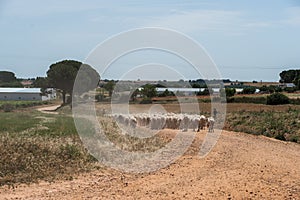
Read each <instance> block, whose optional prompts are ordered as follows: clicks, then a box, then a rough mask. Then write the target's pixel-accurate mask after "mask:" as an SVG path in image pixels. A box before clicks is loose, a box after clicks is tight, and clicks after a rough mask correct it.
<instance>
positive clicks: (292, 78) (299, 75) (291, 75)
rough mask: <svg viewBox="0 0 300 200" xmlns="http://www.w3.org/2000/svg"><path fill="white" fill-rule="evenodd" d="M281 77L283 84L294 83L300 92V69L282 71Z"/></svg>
mask: <svg viewBox="0 0 300 200" xmlns="http://www.w3.org/2000/svg"><path fill="white" fill-rule="evenodd" d="M279 75H280V78H281V79H280V82H281V83H294V84H295V85H296V88H297V89H298V90H300V69H297V70H287V71H282V72H281V73H280V74H279Z"/></svg>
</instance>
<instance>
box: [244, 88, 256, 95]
mask: <svg viewBox="0 0 300 200" xmlns="http://www.w3.org/2000/svg"><path fill="white" fill-rule="evenodd" d="M255 91H256V87H245V88H244V89H243V91H242V92H241V93H242V94H254V93H255Z"/></svg>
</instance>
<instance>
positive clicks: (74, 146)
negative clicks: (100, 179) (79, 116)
mask: <svg viewBox="0 0 300 200" xmlns="http://www.w3.org/2000/svg"><path fill="white" fill-rule="evenodd" d="M0 149H1V155H0V185H3V184H14V183H28V182H35V181H37V180H40V179H42V180H48V181H51V180H54V179H56V178H63V179H70V178H72V176H73V175H74V174H76V173H79V172H82V171H86V170H88V169H89V163H90V162H91V161H92V160H93V158H92V157H91V156H89V154H88V153H87V152H86V150H85V149H84V148H83V146H82V144H81V141H80V139H79V137H78V135H77V133H76V130H75V126H74V122H73V119H72V118H71V117H68V116H63V115H46V114H41V113H39V112H37V111H30V110H26V111H24V110H23V111H18V112H9V113H5V112H0Z"/></svg>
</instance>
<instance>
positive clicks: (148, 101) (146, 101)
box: [140, 98, 152, 104]
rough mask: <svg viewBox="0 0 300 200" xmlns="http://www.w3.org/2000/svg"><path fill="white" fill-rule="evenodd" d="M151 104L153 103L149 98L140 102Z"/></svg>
mask: <svg viewBox="0 0 300 200" xmlns="http://www.w3.org/2000/svg"><path fill="white" fill-rule="evenodd" d="M151 103H152V100H151V99H149V98H144V99H143V100H142V101H141V102H140V104H151Z"/></svg>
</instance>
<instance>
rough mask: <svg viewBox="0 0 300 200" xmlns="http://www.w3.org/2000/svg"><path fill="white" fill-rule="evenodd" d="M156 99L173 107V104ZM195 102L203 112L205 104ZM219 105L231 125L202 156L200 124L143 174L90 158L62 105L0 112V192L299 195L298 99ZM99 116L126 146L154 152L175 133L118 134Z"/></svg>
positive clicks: (39, 195) (139, 108) (18, 195)
mask: <svg viewBox="0 0 300 200" xmlns="http://www.w3.org/2000/svg"><path fill="white" fill-rule="evenodd" d="M151 106H153V104H152V105H151V104H148V105H139V104H133V105H131V106H130V112H133V113H140V112H148V111H149V109H150V108H151ZM161 106H163V107H164V109H165V110H167V111H168V112H174V113H179V112H180V106H179V105H178V104H176V103H169V104H162V105H161ZM187 107H188V106H187ZM199 107H200V110H201V113H202V114H204V115H206V116H209V115H210V112H211V108H210V104H209V103H200V104H199ZM103 109H104V110H105V111H106V112H109V110H110V104H97V110H99V113H101V115H102V111H103ZM46 110H47V109H46ZM227 111H228V114H227V120H226V123H225V129H227V130H235V131H237V132H231V131H223V132H222V135H221V137H220V138H219V140H218V143H217V145H216V146H215V148H214V149H213V151H212V152H211V153H210V154H209V155H208V156H207V157H205V158H202V159H201V158H199V156H198V152H199V147H200V145H201V143H202V141H203V139H204V137H205V135H206V134H207V131H206V130H204V131H200V132H198V133H197V134H196V138H195V140H194V142H193V144H192V145H191V147H190V148H189V149H188V151H187V152H186V153H185V154H184V156H183V157H181V158H180V159H179V160H177V161H176V162H175V163H173V164H171V165H170V166H168V167H166V168H164V169H161V170H158V171H156V172H152V173H144V174H130V173H122V172H119V171H115V170H112V169H109V168H107V167H105V166H103V165H101V164H99V163H97V162H96V161H95V159H94V158H93V157H91V156H89V155H88V153H87V151H86V150H85V148H84V147H83V146H82V143H81V141H80V139H79V137H78V135H77V133H76V129H75V127H74V123H73V120H72V118H71V116H70V114H71V112H70V110H69V109H68V108H64V109H63V111H59V112H58V114H57V113H56V114H53V113H51V112H50V113H41V112H39V111H36V109H31V108H27V109H22V110H19V111H14V112H9V113H4V112H2V113H0V121H1V124H0V126H1V127H0V136H1V140H0V149H1V157H0V185H1V186H0V199H124V198H125V199H298V198H300V181H299V180H300V168H299V166H300V154H299V152H300V145H299V144H297V142H299V136H300V132H299V130H300V126H299V124H300V122H299V119H300V114H299V112H300V106H296V105H284V106H267V105H260V104H234V103H232V104H227ZM190 112H191V113H193V110H192V109H191V111H190ZM99 120H100V123H104V124H106V126H105V127H106V130H105V133H106V135H107V136H108V138H110V139H111V140H112V141H113V142H114V143H116V144H117V145H118V146H119V147H120V148H123V147H124V148H125V149H127V150H130V151H138V150H141V149H143V150H146V151H155V150H157V149H159V148H161V147H162V146H164V145H165V144H166V143H167V142H169V141H170V140H172V138H173V137H174V136H175V134H176V131H174V130H170V129H165V130H163V131H160V132H159V133H158V134H157V135H155V136H154V137H152V138H150V139H149V138H148V139H141V140H139V139H135V138H132V137H128V136H126V135H125V136H124V135H120V134H118V132H117V130H115V126H113V123H112V121H111V120H110V119H107V118H106V117H101V116H100V117H99ZM85 124H87V128H88V127H89V124H88V122H86V123H85ZM190 131H192V130H189V132H190ZM189 132H187V134H188V133H189ZM242 132H248V133H252V134H246V133H242ZM253 134H255V135H253ZM264 135H265V136H268V137H265V136H264ZM282 136H283V137H284V138H282ZM269 137H275V138H278V139H281V140H283V139H285V140H290V141H293V142H287V141H281V140H276V139H273V138H269ZM22 183H26V184H22ZM28 183H29V185H27V184H28Z"/></svg>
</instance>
